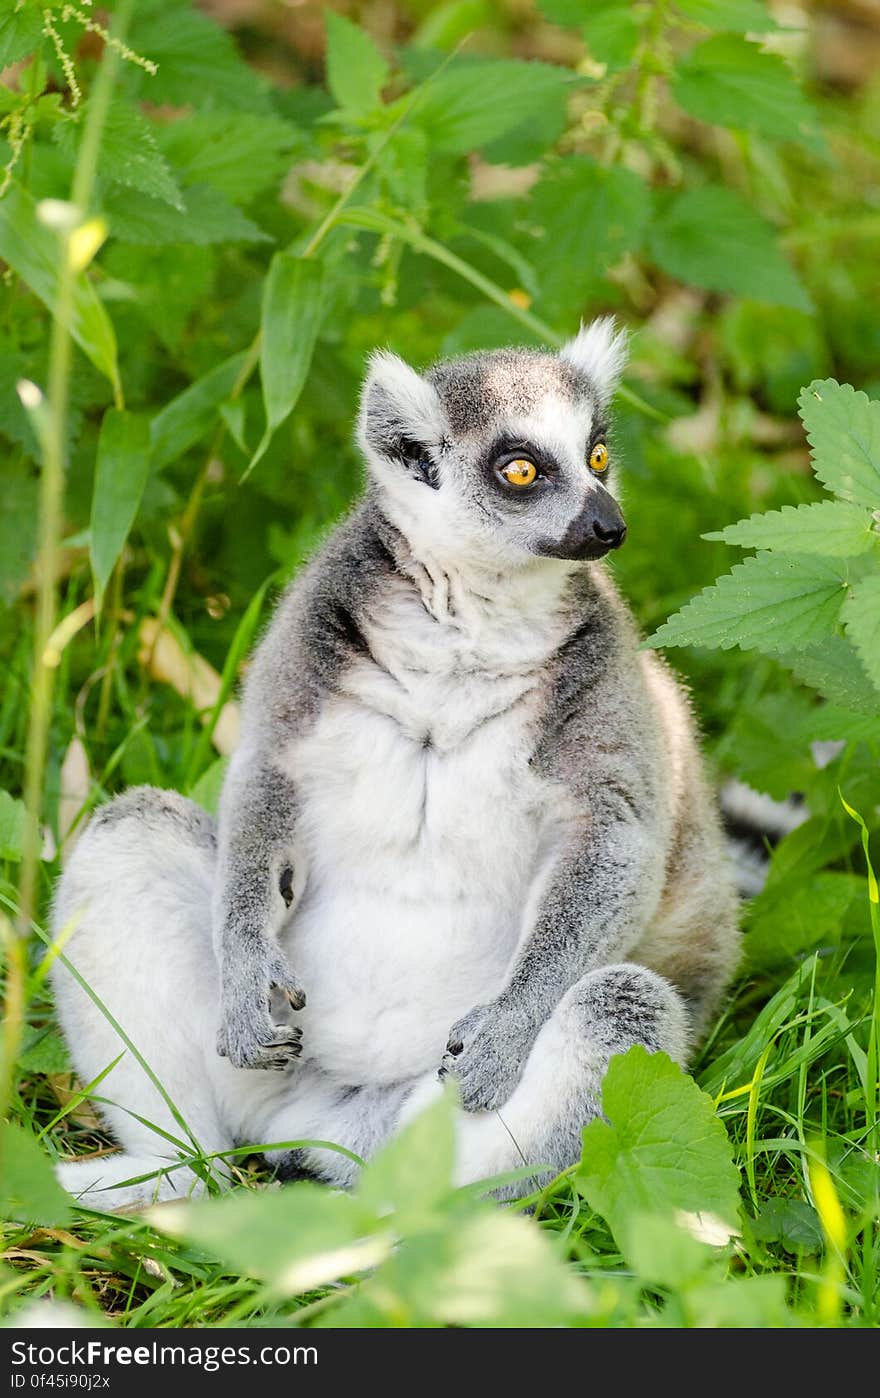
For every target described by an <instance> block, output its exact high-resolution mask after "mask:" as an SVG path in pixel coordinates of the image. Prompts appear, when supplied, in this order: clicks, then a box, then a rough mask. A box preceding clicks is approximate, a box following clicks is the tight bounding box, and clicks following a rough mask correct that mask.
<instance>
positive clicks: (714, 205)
mask: <svg viewBox="0 0 880 1398" xmlns="http://www.w3.org/2000/svg"><path fill="white" fill-rule="evenodd" d="M649 246H650V249H651V253H652V256H653V257H654V259H655V261H656V262H657V265H658V267H661V268H662V269H663V271H664V272H668V273H669V275H670V276H671V277H677V278H679V279H680V280H681V281H689V282H691V283H693V284H694V285H695V286H704V287H706V288H707V290H709V291H732V292H736V293H737V294H739V295H740V296H749V297H752V298H753V299H754V300H755V301H767V302H769V303H770V304H771V305H776V306H791V307H792V308H793V309H794V310H799V311H802V310H809V307H810V299H809V296H808V295H807V293H806V292H805V291H804V288H803V286H802V285H801V283H800V281H799V279H798V277H797V276H796V275H795V273H794V272H793V271H792V269H791V266H790V264H789V263H788V262H787V261H786V259H785V257H784V256H783V255H782V253H781V252H780V251H779V249H778V248H777V246H776V243H775V241H774V238H773V233H772V230H771V229H770V228H769V227H768V225H767V224H766V222H765V221H764V219H762V218H761V217H760V216H759V215H758V214H756V213H755V211H754V210H753V209H751V208H750V207H749V205H748V204H746V203H745V202H744V201H743V200H742V199H740V197H739V196H738V195H737V194H734V193H733V192H732V190H729V189H721V188H713V187H706V188H703V189H692V190H686V191H685V192H684V193H683V194H679V195H677V196H676V197H675V198H674V199H671V200H670V201H669V202H668V203H667V204H666V206H665V208H663V209H662V212H661V213H660V216H659V217H658V218H657V219H656V221H655V222H654V223H653V224H652V226H651V230H650V234H649Z"/></svg>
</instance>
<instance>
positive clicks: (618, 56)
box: [581, 0, 647, 73]
mask: <svg viewBox="0 0 880 1398" xmlns="http://www.w3.org/2000/svg"><path fill="white" fill-rule="evenodd" d="M646 15H647V11H644V12H640V11H639V10H633V8H631V7H630V6H629V5H621V4H620V3H619V0H593V3H592V4H591V5H590V6H589V12H588V13H587V14H586V15H585V17H584V18H583V22H582V25H581V29H582V31H583V35H584V38H585V39H586V41H587V48H588V49H589V50H590V53H591V55H592V56H593V58H595V59H596V60H597V62H599V63H604V64H605V66H606V68H607V69H608V71H609V73H614V72H617V71H618V70H619V69H621V68H628V67H629V65H630V63H632V60H633V55H634V54H635V51H636V46H637V44H638V42H639V38H640V37H641V33H642V27H643V24H644V19H645V17H646Z"/></svg>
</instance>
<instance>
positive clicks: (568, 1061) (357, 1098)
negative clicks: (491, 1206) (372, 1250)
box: [269, 963, 689, 1198]
mask: <svg viewBox="0 0 880 1398" xmlns="http://www.w3.org/2000/svg"><path fill="white" fill-rule="evenodd" d="M688 1039H689V1032H688V1021H687V1014H686V1011H685V1008H684V1004H683V1002H682V1000H681V997H680V996H679V995H678V994H677V992H676V991H675V990H673V988H672V986H670V985H669V984H668V983H667V982H666V981H664V980H663V979H662V978H661V977H660V976H657V975H655V974H654V973H653V972H652V971H648V970H646V969H645V968H644V967H643V966H636V965H634V964H630V963H625V964H621V965H616V966H607V967H604V968H603V969H602V970H598V971H592V972H590V973H589V975H586V976H584V977H583V978H582V979H581V980H580V981H578V982H577V984H576V985H575V986H573V987H572V989H571V990H569V991H568V992H567V994H566V995H565V996H564V997H563V999H562V1001H561V1002H560V1004H559V1006H558V1007H557V1009H556V1010H555V1012H554V1013H553V1015H552V1016H551V1017H550V1019H549V1020H548V1021H547V1023H546V1024H545V1025H544V1026H543V1028H542V1029H541V1031H540V1032H539V1034H538V1037H537V1039H536V1040H535V1043H534V1046H533V1048H532V1050H531V1053H530V1054H529V1057H528V1059H527V1060H526V1064H525V1067H524V1069H523V1073H522V1076H521V1078H520V1080H519V1082H518V1084H517V1086H516V1088H515V1089H514V1091H513V1093H512V1095H511V1096H510V1098H509V1099H508V1100H507V1102H506V1103H505V1105H504V1106H503V1107H502V1108H501V1109H500V1111H488V1112H465V1111H459V1112H458V1114H457V1137H458V1145H457V1165H456V1180H457V1183H459V1184H469V1183H472V1182H474V1181H476V1180H482V1179H486V1178H488V1177H490V1176H492V1175H498V1174H504V1173H505V1172H507V1171H509V1170H518V1169H520V1168H521V1167H522V1166H524V1165H535V1166H536V1167H543V1168H539V1169H537V1170H536V1174H535V1177H534V1178H532V1179H529V1178H526V1179H524V1180H522V1181H519V1182H516V1183H514V1184H512V1185H508V1186H504V1187H502V1188H501V1189H500V1190H498V1191H496V1193H497V1195H498V1197H502V1198H517V1197H520V1196H521V1195H523V1194H527V1193H529V1192H530V1191H531V1190H532V1189H533V1188H534V1187H535V1186H536V1184H537V1183H538V1182H539V1181H540V1182H544V1181H546V1180H548V1179H550V1178H552V1176H553V1175H555V1174H558V1173H559V1171H560V1170H563V1169H565V1167H566V1166H568V1165H572V1164H574V1163H575V1161H577V1160H579V1159H580V1154H581V1130H582V1128H583V1127H584V1126H585V1125H586V1123H587V1122H588V1121H591V1120H592V1119H593V1118H594V1117H596V1116H598V1115H599V1113H600V1111H601V1103H602V1079H603V1078H604V1076H605V1073H606V1070H607V1068H608V1062H609V1060H610V1059H611V1057H612V1056H613V1055H614V1054H616V1053H625V1052H626V1050H627V1049H628V1048H631V1047H632V1045H633V1044H643V1045H644V1047H645V1048H647V1049H649V1050H650V1051H651V1052H655V1051H656V1050H658V1049H663V1050H665V1052H666V1053H668V1054H669V1056H670V1057H671V1058H673V1059H675V1060H676V1061H677V1062H683V1061H684V1059H685V1057H686V1054H687V1048H688ZM324 1081H325V1083H328V1080H326V1079H325V1080H324ZM441 1090H442V1088H441V1083H440V1081H439V1080H438V1077H437V1074H436V1073H429V1074H426V1075H425V1076H424V1077H423V1078H420V1079H418V1080H417V1081H416V1082H415V1083H409V1084H396V1085H394V1086H381V1087H379V1086H373V1087H363V1088H349V1089H342V1088H332V1087H330V1086H329V1084H328V1085H327V1086H325V1088H324V1090H323V1094H322V1093H321V1092H320V1090H318V1091H316V1094H315V1097H314V1102H313V1107H312V1112H311V1115H310V1116H308V1117H306V1116H304V1114H303V1107H302V1103H301V1102H297V1103H296V1104H291V1105H290V1106H289V1107H288V1108H286V1109H285V1110H282V1111H281V1112H280V1113H279V1114H278V1116H277V1117H276V1118H275V1120H274V1121H273V1123H272V1125H271V1126H270V1128H269V1130H270V1134H271V1137H272V1139H274V1140H283V1139H285V1138H288V1139H290V1138H292V1136H293V1135H294V1134H297V1135H298V1136H300V1137H302V1136H305V1135H308V1136H312V1137H315V1138H319V1139H323V1140H332V1141H334V1142H335V1143H336V1144H338V1145H342V1146H345V1147H347V1148H348V1149H349V1150H351V1151H354V1152H355V1154H357V1155H359V1156H361V1158H363V1159H369V1157H370V1156H371V1155H373V1154H374V1153H375V1151H376V1150H378V1149H380V1148H381V1146H383V1145H384V1144H385V1142H386V1141H387V1140H388V1139H389V1137H390V1136H392V1135H394V1134H395V1132H396V1131H398V1130H399V1129H400V1128H401V1127H402V1126H404V1125H405V1124H406V1123H407V1122H408V1121H410V1120H412V1118H413V1117H414V1116H416V1115H417V1114H418V1113H419V1112H420V1111H421V1110H422V1109H423V1108H424V1107H426V1106H427V1105H428V1104H429V1102H431V1101H433V1100H434V1099H435V1098H436V1097H437V1096H438V1095H439V1093H440V1092H441ZM304 1127H306V1128H307V1129H306V1130H304V1129H303V1128H304ZM293 1128H295V1130H294V1129H293ZM273 1159H274V1160H275V1161H276V1163H277V1164H278V1166H279V1176H280V1177H281V1178H282V1179H296V1178H298V1177H299V1176H300V1174H302V1173H311V1174H315V1175H317V1176H319V1177H320V1178H322V1179H325V1180H328V1181H329V1182H330V1183H332V1184H335V1185H338V1186H347V1185H350V1184H351V1183H353V1182H354V1180H355V1179H356V1177H357V1173H358V1172H357V1167H356V1166H355V1165H354V1164H353V1163H352V1162H351V1161H350V1160H348V1159H347V1158H346V1157H345V1156H343V1155H340V1154H339V1153H337V1152H331V1151H327V1150H316V1149H314V1148H309V1149H301V1150H297V1151H291V1152H276V1153H275V1155H274V1156H273Z"/></svg>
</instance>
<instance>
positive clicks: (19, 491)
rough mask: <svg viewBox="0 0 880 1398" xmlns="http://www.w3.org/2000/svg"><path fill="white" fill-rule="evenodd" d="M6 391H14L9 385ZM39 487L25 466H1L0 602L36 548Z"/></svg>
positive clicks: (8, 597)
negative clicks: (8, 389)
mask: <svg viewBox="0 0 880 1398" xmlns="http://www.w3.org/2000/svg"><path fill="white" fill-rule="evenodd" d="M10 391H11V392H13V393H14V392H15V390H14V389H13V388H12V387H11V386H10ZM38 498H39V486H38V483H37V478H36V476H34V475H33V474H32V473H31V471H30V470H29V468H28V467H27V466H26V465H20V466H19V465H16V464H15V463H14V462H7V463H5V464H4V466H3V508H2V509H0V603H4V604H5V603H11V602H13V601H15V599H16V597H17V596H18V593H19V589H20V588H21V585H22V583H23V582H24V580H25V578H26V577H27V575H28V570H29V568H30V566H31V563H32V562H33V559H34V554H35V553H36V549H37V515H38Z"/></svg>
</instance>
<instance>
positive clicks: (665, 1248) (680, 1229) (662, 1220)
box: [626, 1213, 724, 1289]
mask: <svg viewBox="0 0 880 1398" xmlns="http://www.w3.org/2000/svg"><path fill="white" fill-rule="evenodd" d="M723 1231H724V1230H722V1233H723ZM626 1233H627V1254H628V1261H629V1263H630V1265H631V1266H632V1268H633V1270H634V1271H635V1272H636V1274H637V1276H639V1277H640V1278H641V1280H642V1281H644V1282H647V1283H648V1284H649V1285H650V1286H663V1287H674V1288H676V1289H677V1288H680V1287H684V1286H688V1285H689V1284H690V1283H691V1282H693V1281H694V1280H695V1279H696V1278H698V1277H701V1276H702V1275H703V1274H704V1273H705V1272H706V1271H707V1270H709V1269H710V1268H711V1267H712V1266H713V1264H715V1265H716V1266H717V1263H718V1259H719V1254H718V1251H717V1250H716V1249H713V1248H710V1247H708V1246H707V1244H706V1243H705V1242H703V1241H701V1240H700V1238H699V1236H696V1237H695V1236H694V1234H693V1233H692V1232H690V1230H689V1229H688V1228H686V1227H684V1226H683V1225H682V1224H681V1223H676V1222H675V1221H674V1220H673V1219H671V1218H669V1217H664V1215H663V1214H657V1213H646V1214H638V1213H636V1214H633V1215H632V1216H630V1217H628V1219H627V1228H626Z"/></svg>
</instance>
